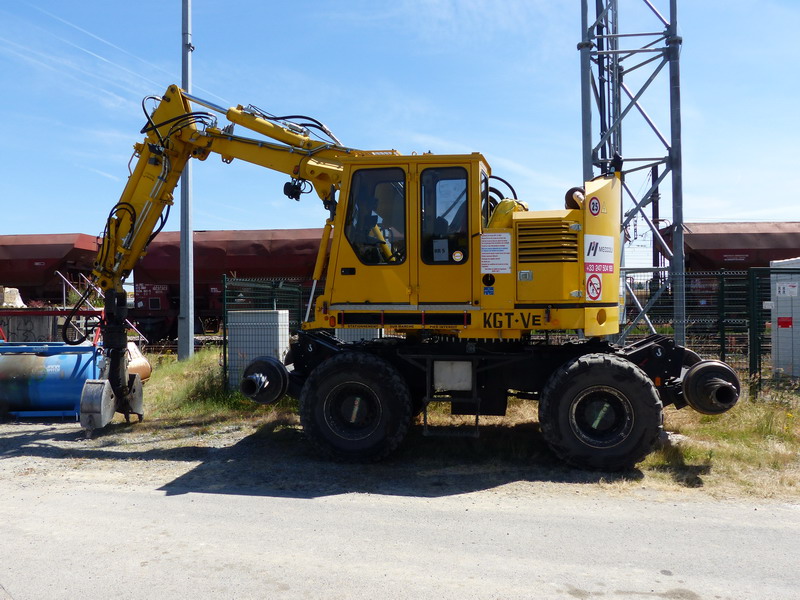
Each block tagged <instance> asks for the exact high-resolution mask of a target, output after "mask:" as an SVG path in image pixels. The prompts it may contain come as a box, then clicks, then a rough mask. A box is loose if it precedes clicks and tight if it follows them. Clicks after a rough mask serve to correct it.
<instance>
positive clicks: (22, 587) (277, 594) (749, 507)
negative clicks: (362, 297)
mask: <svg viewBox="0 0 800 600" xmlns="http://www.w3.org/2000/svg"><path fill="white" fill-rule="evenodd" d="M3 435H4V431H3V430H2V429H0V437H2V436H3ZM45 437H46V436H45ZM248 443H250V444H252V443H254V442H252V440H250V441H248V440H247V439H245V440H242V441H241V442H240V443H239V444H236V445H235V446H234V448H235V447H236V446H241V444H245V445H246V444H248ZM107 446H108V442H106V443H105V445H104V442H103V441H102V440H101V441H99V442H96V445H95V446H93V447H92V448H91V449H90V450H86V451H81V450H80V449H78V450H74V449H73V450H71V451H69V452H67V453H60V451H56V450H55V449H53V448H54V447H53V446H51V445H49V443H48V439H43V438H36V437H35V436H34V437H28V438H26V439H25V440H20V441H18V442H16V445H13V444H11V445H9V444H6V446H5V449H3V447H2V445H0V515H2V522H1V523H0V555H1V556H2V561H0V586H2V587H0V599H3V600H5V599H6V598H13V599H14V600H27V599H48V600H49V599H53V600H56V599H61V598H64V599H74V598H81V599H84V600H92V599H95V598H97V599H102V600H107V599H108V598H109V597H113V598H120V599H125V598H132V599H139V598H142V599H144V598H147V599H148V600H152V599H158V598H169V599H182V598H187V599H188V598H287V599H289V598H291V599H294V598H326V599H328V598H331V599H333V598H341V599H348V600H353V599H355V600H358V599H367V598H369V599H377V598H380V599H384V598H387V599H391V598H437V599H439V598H442V599H448V598H454V599H455V598H458V599H459V600H463V599H465V598H498V599H500V598H502V599H513V598H526V599H527V598H531V599H533V598H554V599H574V598H579V599H584V598H598V599H602V600H616V599H622V600H636V599H638V598H642V599H668V600H694V599H743V600H758V599H762V598H763V599H769V600H781V599H786V600H789V599H794V598H798V597H800V563H799V562H798V556H799V555H800V506H799V505H797V504H792V503H785V502H784V503H779V502H764V501H749V500H732V501H717V500H713V499H710V498H709V497H708V496H707V495H705V494H703V493H702V492H697V491H696V490H687V491H686V492H685V493H677V494H676V493H672V492H667V493H664V492H657V491H653V490H647V489H636V490H630V489H626V490H623V491H619V490H616V489H614V487H613V486H608V487H603V486H597V485H594V484H590V485H587V484H586V483H576V482H556V481H535V480H534V481H531V480H526V479H525V478H524V477H516V476H509V475H510V473H509V472H506V476H505V477H503V478H502V480H501V481H499V482H497V480H496V479H494V477H495V476H496V470H497V467H496V465H489V466H487V465H481V464H463V463H462V462H460V461H458V460H454V461H450V462H447V461H445V462H444V463H442V462H437V463H436V464H435V465H432V464H429V463H427V462H424V463H415V464H413V465H412V466H411V470H410V471H403V469H400V470H399V471H398V472H400V473H401V476H400V480H399V481H390V479H391V477H392V473H393V468H392V467H394V468H398V465H394V466H392V465H389V466H372V467H369V468H365V469H361V468H360V467H351V466H347V465H329V464H327V463H323V462H320V461H317V460H316V459H314V458H309V457H308V456H306V455H304V454H302V452H301V453H300V454H299V455H298V457H297V461H298V463H297V464H296V465H294V467H295V468H302V472H299V473H295V475H294V476H293V475H292V474H291V468H289V467H287V466H286V464H285V459H286V456H278V457H275V456H271V457H269V456H267V457H263V458H261V459H259V462H258V464H257V465H254V464H242V460H243V459H242V456H243V455H241V454H238V453H236V452H234V451H233V450H232V449H231V448H216V449H214V448H211V449H205V450H203V451H202V452H199V453H198V454H196V455H195V454H191V455H186V456H181V459H180V460H175V459H176V457H177V456H179V452H180V451H179V450H178V449H174V450H170V451H163V452H161V453H156V454H149V453H148V452H138V451H137V452H136V453H127V452H122V453H121V455H120V456H119V457H113V456H111V452H110V451H108V450H107ZM104 448H106V449H105V450H104ZM250 450H252V448H248V453H249V451H250ZM176 453H177V454H176ZM134 454H135V456H136V457H135V458H134V457H133V456H134ZM237 457H238V458H237ZM274 458H278V459H281V462H279V463H278V462H276V463H273V464H272V467H271V468H270V459H274ZM262 461H263V462H262ZM400 466H401V467H402V465H400ZM243 468H244V469H253V468H256V472H258V471H259V470H260V472H261V473H262V475H261V476H260V477H258V476H256V477H255V478H254V477H253V475H252V473H251V475H250V479H251V480H252V481H251V483H250V484H249V485H242V483H241V479H240V478H239V474H240V473H241V469H243ZM353 468H355V473H356V475H354V476H352V477H351V476H348V475H347V474H348V473H351V474H352V473H353V472H354V471H352V470H350V469H353ZM489 471H491V472H492V475H491V477H489V479H487V474H488V473H489ZM507 471H508V470H507ZM331 477H333V478H338V480H339V481H340V482H341V484H337V483H335V482H334V483H332V482H331ZM465 480H470V481H482V482H484V485H475V486H472V487H473V488H474V489H470V486H468V485H461V484H458V483H457V482H461V481H465ZM316 481H319V483H315V482H316ZM412 481H413V482H415V483H411V482H412ZM487 481H490V482H491V484H485V483H486V482H487ZM495 482H497V484H496V485H495V484H494V483H495Z"/></svg>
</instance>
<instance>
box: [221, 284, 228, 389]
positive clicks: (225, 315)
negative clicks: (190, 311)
mask: <svg viewBox="0 0 800 600" xmlns="http://www.w3.org/2000/svg"><path fill="white" fill-rule="evenodd" d="M222 382H223V389H224V390H225V391H226V392H227V391H229V390H228V276H227V275H226V274H224V273H223V274H222Z"/></svg>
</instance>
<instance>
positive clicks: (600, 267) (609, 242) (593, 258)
mask: <svg viewBox="0 0 800 600" xmlns="http://www.w3.org/2000/svg"><path fill="white" fill-rule="evenodd" d="M583 268H584V271H585V272H586V273H613V272H614V238H613V237H611V236H610V235H592V234H588V233H587V234H586V235H585V236H583Z"/></svg>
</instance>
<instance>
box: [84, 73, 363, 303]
mask: <svg viewBox="0 0 800 600" xmlns="http://www.w3.org/2000/svg"><path fill="white" fill-rule="evenodd" d="M190 102H194V103H196V104H200V105H202V106H205V107H207V108H211V109H212V110H214V111H215V112H217V113H221V114H223V115H224V116H225V117H226V118H227V120H228V121H230V123H231V124H229V125H227V126H226V127H224V128H222V129H221V128H219V127H217V120H216V117H215V115H213V114H212V113H208V112H193V111H192V108H191V105H190ZM233 123H235V124H238V125H241V126H242V127H246V128H247V129H249V130H251V131H254V132H256V133H259V134H262V135H264V136H267V137H268V138H271V139H270V140H264V139H254V138H248V137H241V136H238V135H234V134H233ZM325 131H327V130H325ZM142 133H145V134H146V137H145V139H144V141H143V142H141V143H138V144H136V145H135V146H134V157H137V158H138V160H137V161H136V165H135V167H134V169H133V171H132V172H131V175H130V177H129V179H128V183H127V184H126V186H125V189H124V191H123V193H122V196H121V198H120V200H119V202H118V203H117V204H116V205H115V206H114V208H113V209H112V211H111V214H110V215H109V217H108V221H107V223H106V228H105V231H104V232H103V236H102V244H101V248H100V251H99V252H98V255H97V260H96V262H95V266H94V270H93V272H92V276H93V278H94V280H95V281H96V283H97V285H98V286H99V287H100V288H101V289H103V290H104V291H108V290H115V291H117V292H121V291H122V283H123V282H124V281H125V278H126V277H127V276H128V275H129V274H130V272H131V270H132V269H133V267H134V265H135V264H136V262H137V261H138V260H139V259H140V258H141V257H142V256H143V255H144V253H145V251H146V248H147V245H148V244H149V243H150V240H151V239H152V238H153V237H154V235H155V234H156V233H157V232H158V231H159V230H160V228H161V227H162V226H163V223H164V221H165V220H166V216H167V214H168V209H169V207H170V206H171V205H172V204H173V190H174V189H175V187H176V186H177V185H178V180H179V179H180V176H181V173H182V172H183V170H184V168H185V166H186V163H187V161H188V160H189V159H190V158H196V159H199V160H205V159H206V158H207V157H208V156H209V154H211V153H216V154H219V155H220V156H221V157H222V160H223V161H225V162H231V161H232V160H233V159H235V158H236V159H239V160H244V161H247V162H250V163H253V164H256V165H260V166H262V167H266V168H268V169H272V170H274V171H280V172H281V173H286V174H287V175H289V176H290V177H291V178H292V182H291V183H290V184H287V186H294V187H289V188H288V190H289V191H288V192H287V193H289V194H293V195H292V196H291V197H294V198H297V197H299V193H300V189H301V186H302V182H303V181H307V182H309V183H311V184H312V185H313V187H314V189H315V190H316V192H317V194H318V195H319V197H320V198H321V199H322V201H323V202H325V203H326V206H327V203H328V202H330V201H332V200H333V198H332V196H333V194H334V193H335V191H337V190H338V189H339V187H340V183H341V175H342V165H341V163H340V162H339V161H338V158H339V157H342V156H344V155H355V156H359V155H366V154H376V153H375V152H366V151H359V150H353V149H351V148H345V147H343V146H341V145H340V144H339V143H338V141H332V142H324V141H319V140H315V139H312V138H311V137H310V136H309V134H308V132H307V131H306V130H304V129H303V128H302V127H299V126H295V125H293V124H288V123H287V124H286V126H284V125H283V124H276V123H273V122H271V121H269V120H267V118H265V115H263V113H261V112H260V111H258V109H255V108H252V107H251V108H243V107H242V106H238V107H236V108H229V109H224V108H222V107H219V106H217V105H215V104H212V103H210V102H207V101H204V100H201V99H199V98H196V97H194V96H191V95H189V94H187V93H185V92H184V91H183V90H181V89H180V88H179V87H177V86H174V85H173V86H170V87H169V89H167V92H166V93H165V94H164V96H163V97H162V98H161V99H160V102H159V104H158V106H157V107H156V109H155V110H154V111H153V113H152V114H151V115H150V116H149V117H148V124H147V125H146V126H145V127H144V128H143V129H142ZM333 140H335V138H333ZM285 191H286V190H285Z"/></svg>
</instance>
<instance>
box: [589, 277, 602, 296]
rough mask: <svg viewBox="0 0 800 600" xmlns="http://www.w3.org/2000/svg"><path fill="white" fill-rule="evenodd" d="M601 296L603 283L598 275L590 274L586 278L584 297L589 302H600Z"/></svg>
mask: <svg viewBox="0 0 800 600" xmlns="http://www.w3.org/2000/svg"><path fill="white" fill-rule="evenodd" d="M602 295H603V282H602V280H601V279H600V275H597V274H592V275H589V276H588V277H587V278H586V297H587V298H588V299H589V300H592V301H595V300H600V296H602Z"/></svg>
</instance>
